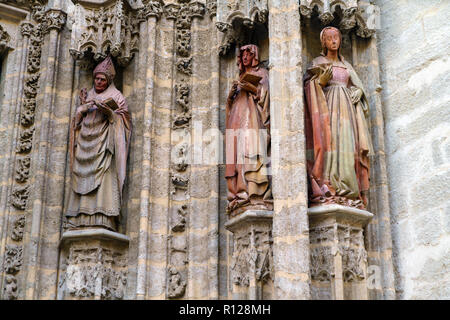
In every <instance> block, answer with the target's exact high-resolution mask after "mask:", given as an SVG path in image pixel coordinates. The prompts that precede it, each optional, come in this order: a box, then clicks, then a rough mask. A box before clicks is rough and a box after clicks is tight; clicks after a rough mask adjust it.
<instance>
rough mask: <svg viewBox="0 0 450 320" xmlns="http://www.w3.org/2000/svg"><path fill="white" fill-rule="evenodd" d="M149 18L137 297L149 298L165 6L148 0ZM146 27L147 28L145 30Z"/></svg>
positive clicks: (143, 41)
mask: <svg viewBox="0 0 450 320" xmlns="http://www.w3.org/2000/svg"><path fill="white" fill-rule="evenodd" d="M144 12H145V16H146V21H145V22H143V23H141V25H140V27H141V30H142V28H146V29H147V30H146V32H141V36H142V35H143V34H145V35H146V36H147V38H146V39H142V38H141V42H140V45H141V46H140V50H139V55H140V57H142V58H140V59H139V65H140V66H141V67H142V69H144V70H146V72H145V78H144V79H143V81H144V83H145V89H144V99H143V100H139V101H141V102H142V103H143V105H144V112H143V118H144V119H143V121H142V123H143V133H142V168H141V170H142V171H141V173H142V178H141V191H140V201H139V216H140V217H139V240H138V241H139V243H138V261H137V283H136V298H137V299H145V296H146V289H147V262H148V260H147V253H148V228H149V223H150V221H149V217H150V174H151V145H152V142H151V137H152V128H153V106H154V88H155V62H156V59H155V54H156V43H157V41H156V30H157V22H158V19H159V18H160V16H161V12H162V8H161V7H160V6H158V5H155V6H152V3H151V2H149V3H146V4H145V11H144ZM142 31H144V30H142Z"/></svg>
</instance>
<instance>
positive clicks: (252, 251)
mask: <svg viewBox="0 0 450 320" xmlns="http://www.w3.org/2000/svg"><path fill="white" fill-rule="evenodd" d="M272 217H273V211H264V210H248V211H245V212H244V213H243V214H241V215H239V216H238V217H235V218H232V219H230V220H229V221H228V222H227V223H226V224H225V227H226V228H227V229H228V230H229V231H231V232H233V255H232V261H231V280H232V282H233V299H248V300H261V299H270V298H271V293H272V290H271V289H272V287H273V280H274V269H273V251H272V248H273V239H272Z"/></svg>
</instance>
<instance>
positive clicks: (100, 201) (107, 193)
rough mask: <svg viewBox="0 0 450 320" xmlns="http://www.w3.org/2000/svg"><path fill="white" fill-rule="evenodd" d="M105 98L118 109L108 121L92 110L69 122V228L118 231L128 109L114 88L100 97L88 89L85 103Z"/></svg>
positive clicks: (129, 132)
mask: <svg viewBox="0 0 450 320" xmlns="http://www.w3.org/2000/svg"><path fill="white" fill-rule="evenodd" d="M108 98H112V99H114V101H115V102H116V103H117V105H118V107H119V108H118V109H116V110H115V111H114V113H113V117H112V118H111V119H108V118H107V117H106V116H105V115H104V114H103V113H102V112H100V111H99V110H98V109H97V108H95V107H94V108H91V109H90V110H88V112H87V113H86V115H85V116H84V117H83V118H82V119H81V120H80V121H79V123H75V118H74V119H73V120H72V124H71V132H70V134H71V137H70V146H69V148H70V163H71V164H70V166H71V173H72V176H71V178H72V181H71V182H72V184H71V189H70V193H69V200H68V206H67V211H66V217H67V220H68V224H69V228H81V227H102V228H106V229H110V230H116V229H117V222H118V218H119V215H120V207H121V198H122V189H123V184H124V180H125V173H126V162H127V155H128V147H129V142H130V135H131V119H130V115H129V113H128V106H127V103H126V101H125V98H124V97H123V95H122V93H121V92H120V91H119V90H117V89H116V88H115V86H114V84H111V85H110V86H109V87H108V88H107V89H106V90H105V91H104V92H102V93H100V94H97V93H96V92H95V90H94V89H91V90H90V91H89V92H88V96H87V99H86V102H89V101H90V100H94V99H95V100H98V101H104V100H106V99H108Z"/></svg>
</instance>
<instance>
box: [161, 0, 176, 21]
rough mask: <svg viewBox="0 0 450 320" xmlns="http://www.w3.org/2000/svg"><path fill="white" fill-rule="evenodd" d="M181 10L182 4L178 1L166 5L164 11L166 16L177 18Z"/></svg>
mask: <svg viewBox="0 0 450 320" xmlns="http://www.w3.org/2000/svg"><path fill="white" fill-rule="evenodd" d="M179 10H180V6H179V5H178V4H176V3H169V4H166V5H165V6H164V13H165V15H166V18H167V19H169V20H171V19H173V20H174V19H176V18H177V17H178V11H179Z"/></svg>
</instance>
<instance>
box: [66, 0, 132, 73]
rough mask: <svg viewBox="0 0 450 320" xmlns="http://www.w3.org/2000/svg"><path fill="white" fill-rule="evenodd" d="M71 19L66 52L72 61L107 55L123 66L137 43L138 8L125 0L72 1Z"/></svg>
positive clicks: (95, 58)
mask: <svg viewBox="0 0 450 320" xmlns="http://www.w3.org/2000/svg"><path fill="white" fill-rule="evenodd" d="M72 1H73V2H74V3H75V5H76V9H75V13H74V16H75V21H74V24H73V27H72V39H71V48H70V53H71V55H72V57H73V58H74V59H76V60H80V59H83V58H86V57H87V56H92V57H93V59H94V60H95V61H100V60H103V59H104V58H105V57H106V56H107V55H108V54H111V55H112V56H113V57H115V58H116V61H117V62H118V63H119V65H122V66H126V65H128V64H129V63H130V61H131V59H132V58H133V54H134V52H136V51H137V50H138V46H139V22H140V21H141V19H139V17H138V11H137V10H134V9H133V8H132V7H131V5H130V4H129V2H128V0H125V1H124V0H83V1H79V0H72Z"/></svg>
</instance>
